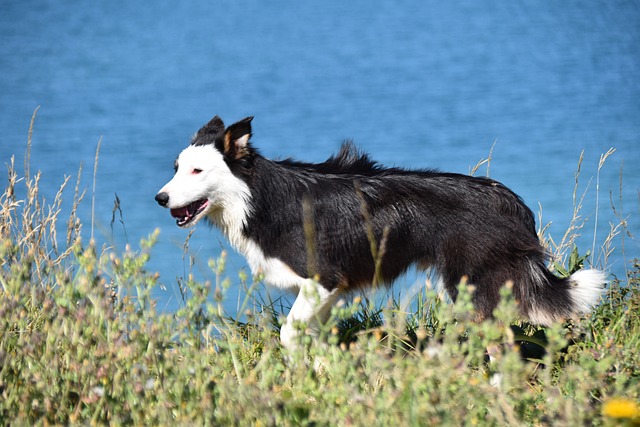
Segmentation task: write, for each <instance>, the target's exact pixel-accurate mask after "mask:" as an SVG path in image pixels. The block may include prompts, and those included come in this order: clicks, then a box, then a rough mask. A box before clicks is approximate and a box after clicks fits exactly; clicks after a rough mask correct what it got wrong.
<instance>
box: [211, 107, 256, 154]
mask: <svg viewBox="0 0 640 427" xmlns="http://www.w3.org/2000/svg"><path fill="white" fill-rule="evenodd" d="M251 120H253V117H247V118H244V119H242V120H240V121H239V122H237V123H234V124H232V125H231V126H229V127H228V128H227V129H226V130H225V131H224V137H223V138H222V144H221V146H219V147H218V149H219V150H220V151H222V153H224V155H225V156H227V157H228V158H231V159H236V160H238V159H241V158H242V157H244V156H246V155H247V154H249V152H250V151H251V145H250V144H249V139H250V138H251Z"/></svg>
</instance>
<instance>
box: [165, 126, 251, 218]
mask: <svg viewBox="0 0 640 427" xmlns="http://www.w3.org/2000/svg"><path fill="white" fill-rule="evenodd" d="M252 119H253V117H247V118H245V119H243V120H240V121H239V122H237V123H234V124H232V125H231V126H229V127H228V128H225V126H224V123H223V122H222V120H221V119H220V118H219V117H218V116H215V117H214V118H213V119H211V121H210V122H209V123H207V124H206V125H204V126H203V127H202V128H201V129H200V130H199V131H198V133H196V135H195V136H194V137H193V140H192V141H191V144H190V145H189V146H188V147H187V148H185V149H184V150H183V151H182V152H181V153H180V155H179V156H178V158H177V159H176V161H175V175H174V177H173V179H171V181H169V182H168V183H167V184H166V185H165V186H164V187H162V189H161V190H160V191H159V192H158V194H156V197H155V199H156V201H157V202H158V203H159V204H160V206H163V207H167V208H169V209H171V216H173V217H174V218H176V223H177V224H178V226H180V227H186V226H190V225H194V224H195V223H196V222H198V221H199V220H200V219H202V218H203V217H205V216H207V215H208V214H211V213H214V212H216V211H219V210H223V209H225V208H229V207H233V206H234V204H235V205H237V204H238V202H243V201H246V198H247V195H248V188H247V185H246V184H245V182H244V181H243V180H242V179H241V178H240V176H241V175H242V173H243V170H244V169H247V168H248V167H249V166H250V163H251V161H252V159H253V157H254V155H255V152H254V150H253V149H252V148H251V144H250V142H249V139H250V138H251V120H252Z"/></svg>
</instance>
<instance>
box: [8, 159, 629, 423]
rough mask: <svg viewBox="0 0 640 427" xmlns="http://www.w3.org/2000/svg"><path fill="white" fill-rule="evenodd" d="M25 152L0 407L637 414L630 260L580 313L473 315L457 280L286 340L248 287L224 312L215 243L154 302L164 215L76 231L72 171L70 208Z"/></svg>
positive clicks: (551, 417) (78, 414)
mask: <svg viewBox="0 0 640 427" xmlns="http://www.w3.org/2000/svg"><path fill="white" fill-rule="evenodd" d="M26 162H28V156H27V159H26ZM26 170H27V173H26V176H24V177H21V179H19V178H18V176H17V174H16V172H15V168H14V165H13V163H12V164H11V165H9V174H8V179H7V182H6V186H5V190H4V193H3V194H2V195H1V196H0V204H1V210H0V239H1V241H0V422H1V424H3V425H9V424H11V425H34V424H37V425H52V424H55V425H57V424H61V425H75V424H80V425H88V424H114V425H252V426H270V425H316V426H318V425H327V426H328V425H331V426H334V425H336V426H340V425H345V426H352V425H356V426H357V425H366V426H372V425H453V426H460V425H482V426H484V425H508V426H518V425H549V426H551V425H553V426H556V425H559V426H576V425H633V423H636V425H637V424H638V423H640V414H639V413H638V406H637V402H639V400H640V356H639V354H640V351H639V349H640V265H639V263H638V261H634V262H631V263H630V265H629V266H628V271H627V277H625V278H623V279H621V280H618V279H617V278H612V282H611V285H610V286H609V288H608V293H607V299H606V302H604V303H603V304H601V305H600V306H599V307H598V308H597V309H596V310H595V312H594V313H593V314H592V315H591V316H588V317H587V318H585V319H582V320H580V321H579V322H574V323H571V324H565V325H557V326H556V327H553V328H548V329H546V330H544V331H543V330H540V329H537V328H534V327H532V326H529V325H525V324H522V323H521V322H518V320H517V318H516V312H515V308H514V304H513V301H512V299H511V296H510V293H509V289H507V288H505V290H504V298H503V304H501V305H500V307H499V308H498V309H497V310H496V319H495V320H492V321H487V322H484V323H482V324H476V323H474V322H472V321H471V319H473V313H472V306H471V303H470V298H469V293H468V292H467V291H466V288H465V287H464V286H462V290H461V296H460V298H459V299H458V301H457V302H456V304H455V305H451V304H446V303H443V302H442V301H441V300H440V299H439V298H438V296H437V295H435V294H434V293H432V292H430V291H428V290H426V288H425V290H424V291H422V292H420V293H419V294H418V296H416V299H415V301H413V304H412V306H414V307H417V309H416V310H415V312H411V313H406V312H405V309H404V305H401V304H400V303H399V302H397V301H396V302H391V303H390V304H383V305H381V306H376V305H375V304H372V303H371V302H370V301H369V300H368V299H366V298H365V299H361V298H359V297H355V298H354V300H352V301H345V302H344V303H343V304H341V305H339V307H337V308H336V309H335V310H334V312H333V317H332V319H331V321H330V322H329V323H328V324H327V325H326V327H325V329H324V331H323V337H322V343H321V344H318V343H313V344H312V343H309V342H306V343H305V345H304V346H302V347H303V350H301V351H300V353H299V354H294V355H286V356H285V355H284V354H283V351H282V349H281V347H280V344H279V342H278V328H279V324H278V323H279V319H281V315H280V309H279V307H277V306H276V304H264V303H263V301H261V300H260V299H259V298H260V294H258V293H250V296H249V298H253V299H252V300H250V301H249V303H248V304H247V306H246V307H245V308H243V309H242V311H243V314H245V313H244V310H245V309H246V308H249V310H248V312H247V313H246V316H244V318H246V319H247V320H246V321H245V322H242V323H241V322H238V321H236V320H234V319H232V318H231V317H228V315H227V314H226V313H224V311H223V309H222V302H223V300H224V293H225V289H226V288H227V287H228V286H229V283H230V280H229V279H228V278H233V280H231V281H234V282H237V281H241V280H243V279H244V280H245V281H246V280H247V278H240V279H236V276H238V275H237V274H236V273H235V272H227V271H226V270H225V262H224V256H221V257H220V258H219V259H217V260H212V261H211V262H210V266H211V268H212V270H213V272H214V273H215V276H216V280H215V281H214V282H213V283H209V282H206V283H199V282H195V281H193V280H192V279H191V278H185V279H184V282H183V283H182V284H181V285H182V287H184V288H185V289H186V290H188V292H185V302H184V305H183V306H182V307H181V308H180V309H179V310H178V311H177V312H176V313H172V314H161V313H159V312H157V311H156V309H155V301H154V300H153V299H152V297H151V291H152V289H153V288H154V287H156V286H159V285H160V283H159V282H158V280H159V279H158V276H157V274H155V273H154V272H153V271H148V270H147V269H146V267H145V265H146V263H147V261H148V260H149V257H150V256H151V255H152V252H153V244H154V242H155V241H156V239H157V237H158V233H157V232H156V233H154V234H153V235H151V236H149V237H148V238H146V239H144V240H142V241H141V242H140V245H139V247H138V248H135V249H134V248H131V247H126V248H100V247H96V245H95V243H93V242H92V241H83V239H82V237H81V236H82V235H83V224H82V223H81V222H80V221H79V219H78V218H77V216H76V208H77V206H78V204H79V203H81V200H82V197H81V194H79V191H78V188H79V183H77V184H76V187H75V188H76V190H75V193H74V195H73V199H74V203H73V207H72V210H71V213H70V214H69V216H68V218H65V219H64V221H63V220H61V218H60V216H61V202H62V194H63V191H62V190H63V189H64V187H65V186H66V185H67V182H66V181H65V182H64V183H63V186H62V187H63V188H61V191H60V192H59V193H58V194H57V195H56V196H55V197H54V199H53V201H51V202H48V201H46V200H45V199H44V198H43V197H42V196H41V195H40V194H39V192H38V182H39V179H40V178H39V174H36V175H34V176H29V172H28V167H27V168H26ZM19 185H21V186H24V187H23V190H21V192H22V193H24V194H25V197H24V198H22V199H21V200H18V199H17V198H16V193H18V191H17V186H19ZM574 194H575V192H574ZM577 216H578V215H576V217H577ZM574 225H575V224H572V227H573V229H572V230H571V231H570V232H568V234H567V236H568V237H566V239H565V238H563V239H562V244H561V245H557V246H554V245H553V243H551V244H550V247H551V248H552V249H554V252H555V253H556V254H557V256H556V257H555V261H556V267H557V270H558V271H559V272H560V273H570V272H571V271H573V270H575V269H576V268H579V264H580V263H582V262H584V257H583V256H580V251H579V250H578V249H577V248H576V249H575V250H573V251H571V249H572V248H573V242H574V240H575V239H572V237H571V236H572V235H573V234H576V233H577V232H578V231H579V228H580V227H581V224H578V225H577V226H575V227H574ZM58 229H64V230H65V231H66V234H65V235H58ZM627 231H628V230H627ZM572 233H573V234H572ZM609 237H611V238H613V237H615V235H614V236H609ZM545 241H546V242H549V241H550V240H549V239H548V237H546V239H545ZM551 242H553V241H552V240H551ZM605 244H608V245H609V246H608V247H609V248H610V247H611V245H612V243H611V242H608V243H607V242H606V241H605ZM590 249H591V248H590ZM583 253H586V251H583ZM176 256H179V254H176ZM244 284H245V286H247V287H249V288H255V287H254V284H253V283H252V282H245V283H244ZM186 295H189V296H188V297H186ZM543 348H544V350H545V351H544V352H541V351H540V350H542V349H543ZM487 349H490V351H491V354H492V356H493V357H494V359H495V360H493V361H492V362H491V363H488V359H487V357H486V352H487ZM523 350H526V353H527V354H528V357H526V356H527V355H525V357H523V356H522V354H521V353H522V351H523ZM532 355H533V356H532ZM313 361H315V362H316V364H319V363H321V364H322V367H321V368H320V369H314V368H313V366H314V362H313Z"/></svg>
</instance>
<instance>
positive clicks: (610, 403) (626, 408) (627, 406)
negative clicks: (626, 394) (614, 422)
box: [602, 397, 640, 419]
mask: <svg viewBox="0 0 640 427" xmlns="http://www.w3.org/2000/svg"><path fill="white" fill-rule="evenodd" d="M602 413H603V414H604V415H605V416H607V417H611V418H627V419H634V418H640V406H638V404H637V403H636V402H634V401H633V400H630V399H625V398H623V397H614V398H612V399H609V400H607V401H606V402H604V405H602Z"/></svg>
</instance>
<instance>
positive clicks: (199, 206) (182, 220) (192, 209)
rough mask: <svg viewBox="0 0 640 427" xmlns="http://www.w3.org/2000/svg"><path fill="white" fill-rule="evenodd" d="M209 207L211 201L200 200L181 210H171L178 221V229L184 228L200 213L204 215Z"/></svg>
mask: <svg viewBox="0 0 640 427" xmlns="http://www.w3.org/2000/svg"><path fill="white" fill-rule="evenodd" d="M207 206H209V200H207V199H200V200H196V201H195V202H193V203H189V204H188V205H187V206H183V207H181V208H175V209H171V216H172V217H174V218H175V219H176V224H177V225H178V227H184V226H185V225H188V224H190V223H191V222H193V220H195V219H196V218H197V217H198V215H199V214H200V213H202V212H203V211H204V210H205V209H206V208H207Z"/></svg>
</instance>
